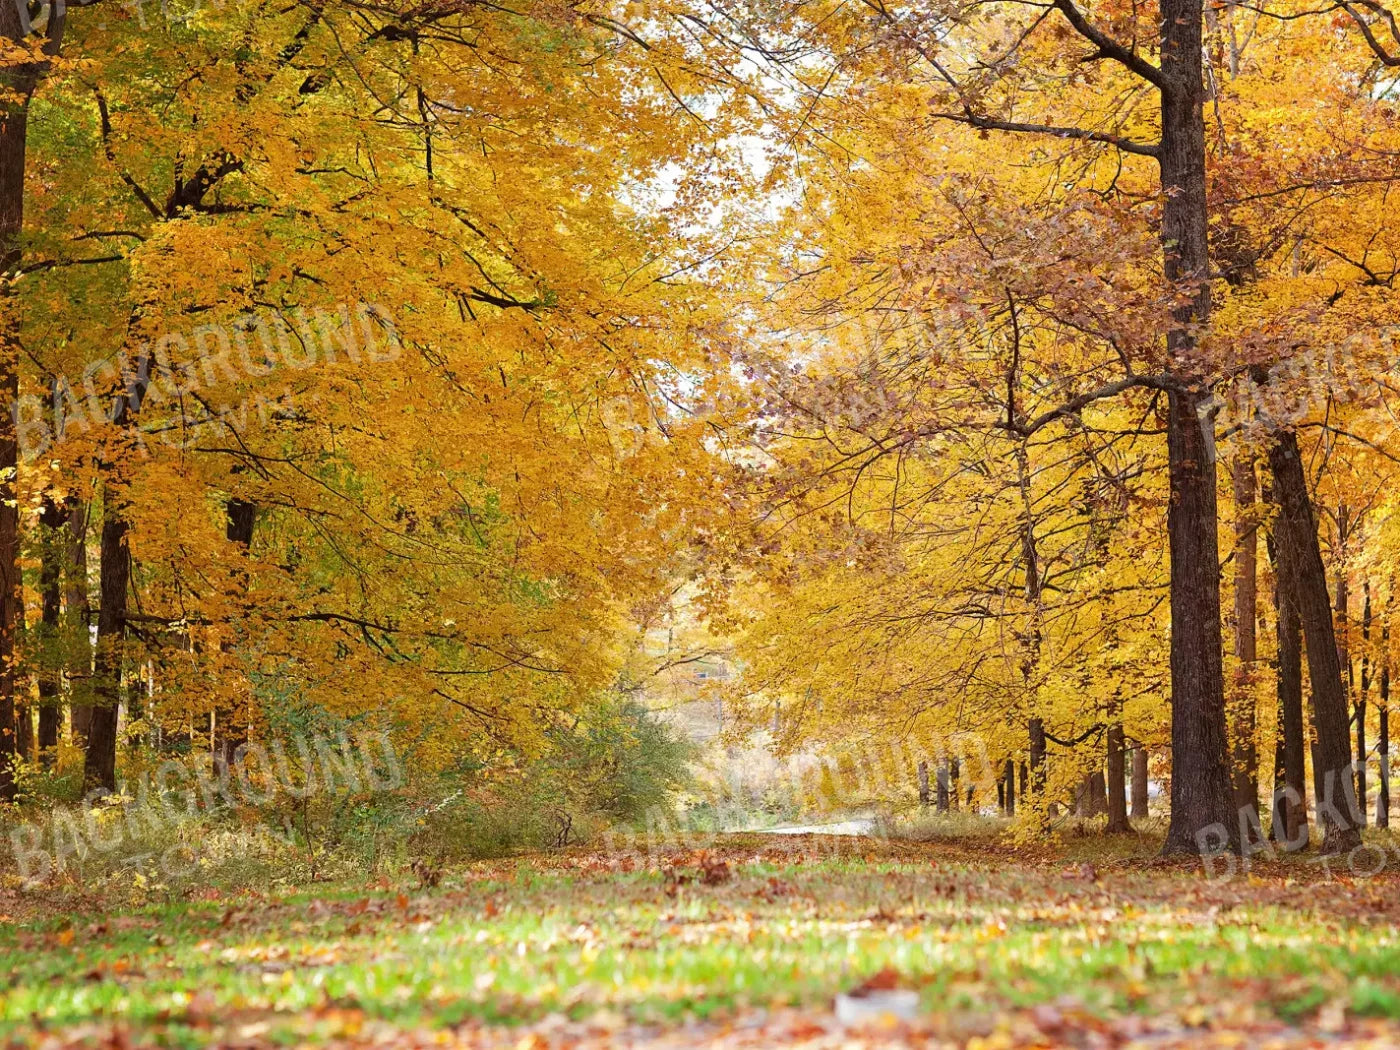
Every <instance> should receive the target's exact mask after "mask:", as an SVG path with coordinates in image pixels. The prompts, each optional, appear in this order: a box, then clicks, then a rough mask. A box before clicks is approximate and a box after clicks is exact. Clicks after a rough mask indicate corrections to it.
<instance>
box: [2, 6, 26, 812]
mask: <svg viewBox="0 0 1400 1050" xmlns="http://www.w3.org/2000/svg"><path fill="white" fill-rule="evenodd" d="M19 12H20V8H19V5H18V4H0V37H4V38H5V40H6V41H7V42H14V43H18V42H19V41H21V40H23V39H24V37H25V32H24V27H23V25H22V23H21V21H20V17H19ZM7 61H11V62H13V61H14V60H13V58H11V59H9V60H7ZM0 79H2V80H3V87H4V89H5V91H6V93H7V95H9V96H10V97H9V98H7V99H6V100H5V101H3V102H0V289H3V291H0V404H3V405H4V406H5V411H3V412H0V801H5V802H10V801H13V800H14V798H15V791H16V787H15V777H14V768H13V759H14V755H15V751H16V745H17V743H18V741H17V739H16V730H17V728H18V725H17V721H16V718H15V692H16V689H15V685H16V680H17V679H16V675H15V657H16V655H17V654H16V652H15V635H16V632H17V631H18V629H19V616H18V612H19V607H18V599H19V588H20V569H19V489H18V486H17V475H18V471H19V435H18V433H17V431H16V420H15V413H14V412H12V411H10V407H9V406H11V405H18V404H19V342H18V336H19V315H18V312H17V311H16V309H15V303H14V300H13V298H12V297H11V296H12V294H13V293H11V292H10V291H9V289H10V288H12V287H13V282H14V280H15V278H16V277H17V276H18V275H19V268H20V261H21V259H22V249H21V247H20V236H21V234H22V233H23V231H24V160H25V149H26V142H27V136H28V123H29V95H30V92H31V91H32V90H33V86H32V84H27V83H26V84H17V83H16V81H20V80H27V79H28V78H27V77H26V75H25V74H24V73H23V72H20V73H15V72H13V71H11V70H7V71H6V72H5V74H4V76H3V78H0ZM17 89H18V90H17Z"/></svg>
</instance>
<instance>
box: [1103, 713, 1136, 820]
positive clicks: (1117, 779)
mask: <svg viewBox="0 0 1400 1050" xmlns="http://www.w3.org/2000/svg"><path fill="white" fill-rule="evenodd" d="M1125 750H1126V747H1125V745H1124V743H1123V723H1122V722H1113V723H1110V724H1109V727H1108V831H1109V833H1110V834H1119V833H1121V832H1125V831H1132V830H1133V827H1132V825H1131V824H1129V823H1128V794H1127V781H1126V772H1127V768H1126V766H1127V763H1126V756H1125V754H1124V752H1125Z"/></svg>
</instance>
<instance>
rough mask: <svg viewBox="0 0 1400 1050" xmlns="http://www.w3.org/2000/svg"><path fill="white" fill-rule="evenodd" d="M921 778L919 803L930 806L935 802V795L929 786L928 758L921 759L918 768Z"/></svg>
mask: <svg viewBox="0 0 1400 1050" xmlns="http://www.w3.org/2000/svg"><path fill="white" fill-rule="evenodd" d="M917 774H918V778H919V805H921V806H928V805H931V804H932V803H933V796H932V794H931V792H930V791H929V786H928V760H927V759H921V760H920V761H919V766H918V770H917Z"/></svg>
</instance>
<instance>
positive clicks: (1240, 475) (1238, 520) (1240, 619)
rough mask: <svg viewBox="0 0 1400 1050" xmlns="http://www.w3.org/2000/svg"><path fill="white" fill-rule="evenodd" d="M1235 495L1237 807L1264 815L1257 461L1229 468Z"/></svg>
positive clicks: (1240, 459)
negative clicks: (1257, 686) (1258, 696)
mask: <svg viewBox="0 0 1400 1050" xmlns="http://www.w3.org/2000/svg"><path fill="white" fill-rule="evenodd" d="M1230 476H1231V483H1232V488H1233V490H1234V497H1235V563H1234V564H1235V610H1234V612H1235V625H1234V626H1235V630H1234V648H1235V661H1236V671H1235V678H1234V681H1233V682H1232V683H1231V685H1232V688H1231V696H1230V711H1231V714H1232V715H1233V716H1234V717H1233V723H1234V725H1233V730H1234V732H1233V739H1234V786H1235V808H1236V809H1237V810H1238V809H1244V808H1246V807H1248V808H1250V809H1252V810H1253V811H1254V814H1255V816H1256V817H1257V816H1258V814H1259V750H1258V744H1257V743H1256V741H1255V733H1256V731H1257V722H1258V719H1257V716H1256V711H1255V696H1254V674H1255V662H1256V661H1257V659H1258V654H1259V648H1258V638H1257V634H1256V628H1255V624H1256V622H1257V613H1256V608H1257V605H1258V596H1259V570H1258V550H1259V543H1258V531H1259V527H1258V521H1257V518H1256V515H1257V508H1256V500H1255V479H1254V461H1253V460H1252V459H1250V458H1248V457H1245V456H1240V457H1238V458H1236V460H1235V462H1234V464H1233V465H1232V467H1231V471H1230Z"/></svg>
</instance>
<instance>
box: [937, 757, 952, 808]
mask: <svg viewBox="0 0 1400 1050" xmlns="http://www.w3.org/2000/svg"><path fill="white" fill-rule="evenodd" d="M934 781H935V787H936V794H935V796H934V798H935V803H934V809H935V810H937V811H938V812H939V813H947V812H948V795H949V791H948V763H947V761H946V760H945V761H943V762H940V763H938V772H937V773H936V774H935V775H934Z"/></svg>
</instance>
